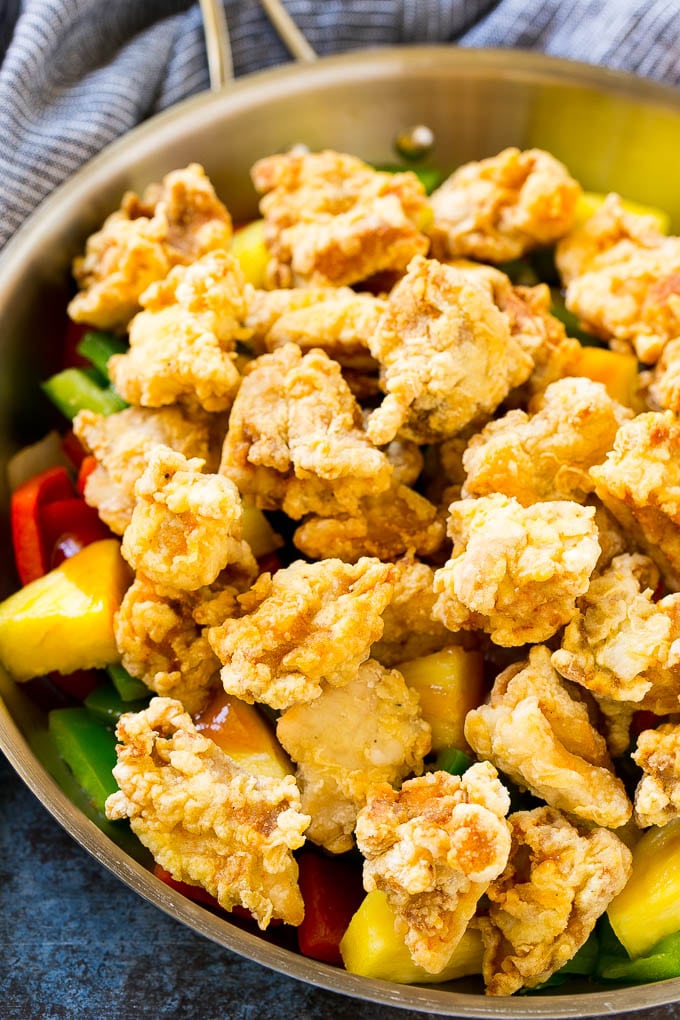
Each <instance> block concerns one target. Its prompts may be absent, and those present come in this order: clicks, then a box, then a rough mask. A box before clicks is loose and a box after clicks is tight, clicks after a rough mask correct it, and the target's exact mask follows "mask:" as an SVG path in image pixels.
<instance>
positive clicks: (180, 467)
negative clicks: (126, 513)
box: [121, 446, 255, 594]
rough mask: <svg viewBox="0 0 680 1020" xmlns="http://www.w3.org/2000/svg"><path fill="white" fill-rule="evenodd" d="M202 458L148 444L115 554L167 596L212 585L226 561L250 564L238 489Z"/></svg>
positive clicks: (250, 556) (244, 564) (249, 565)
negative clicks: (206, 467)
mask: <svg viewBox="0 0 680 1020" xmlns="http://www.w3.org/2000/svg"><path fill="white" fill-rule="evenodd" d="M203 464H204V462H203V461H202V460H200V459H199V458H198V457H195V458H192V459H191V460H187V458H186V457H185V456H184V455H183V454H181V453H177V452H176V451H174V450H171V449H170V448H169V447H167V446H154V447H153V449H152V450H151V452H150V454H149V455H148V463H147V467H146V469H145V470H144V473H143V474H142V476H141V477H140V479H139V481H138V482H137V484H136V485H135V497H136V503H135V508H134V510H133V511H132V520H131V521H130V524H129V526H128V528H127V529H126V531H125V534H124V535H123V544H122V546H121V552H122V553H123V556H124V557H125V559H126V560H127V561H128V563H129V564H130V566H131V567H132V568H133V569H134V570H138V571H139V572H140V573H141V574H143V575H144V576H145V577H147V578H149V580H151V581H152V582H153V583H154V584H155V585H156V586H157V587H158V588H161V589H163V590H164V591H166V592H168V593H170V594H173V593H175V592H177V591H195V590H196V589H197V588H202V587H203V586H204V585H209V584H212V583H213V581H215V579H216V578H217V576H218V574H219V573H220V571H222V570H224V568H225V567H226V566H227V565H234V566H236V567H240V566H242V565H243V566H245V567H246V569H248V568H249V567H251V566H252V567H253V568H254V566H255V564H254V559H253V554H252V552H251V551H250V546H249V545H248V543H247V542H245V541H243V539H242V538H241V518H242V506H241V497H240V496H239V493H238V489H237V488H236V486H235V485H234V483H233V482H230V481H229V479H228V478H224V477H223V476H222V475H206V474H203V473H202V468H203Z"/></svg>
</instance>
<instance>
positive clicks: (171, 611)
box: [115, 575, 236, 714]
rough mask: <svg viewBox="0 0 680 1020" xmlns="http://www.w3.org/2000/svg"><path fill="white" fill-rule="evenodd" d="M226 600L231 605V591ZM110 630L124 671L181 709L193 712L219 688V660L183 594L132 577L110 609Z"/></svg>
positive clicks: (232, 596) (234, 602) (189, 601)
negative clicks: (173, 594) (112, 627)
mask: <svg viewBox="0 0 680 1020" xmlns="http://www.w3.org/2000/svg"><path fill="white" fill-rule="evenodd" d="M230 601H231V605H232V606H233V608H234V609H235V607H236V599H235V595H234V594H233V593H232V594H231V600H230ZM115 633H116V645H117V647H118V651H119V652H120V654H121V659H122V663H123V666H124V667H125V669H126V670H127V671H128V673H130V674H131V676H136V677H138V678H139V679H140V680H143V681H144V683H145V684H146V685H147V687H149V688H150V689H151V690H152V691H155V692H156V693H157V694H160V695H162V696H163V697H169V698H175V699H177V700H178V701H181V702H182V704H183V705H184V708H185V709H186V711H187V712H191V713H192V714H194V713H196V712H199V711H200V710H201V709H202V708H203V707H204V706H205V704H206V702H207V700H208V698H209V695H210V692H211V691H212V690H213V689H215V687H218V686H219V682H220V678H219V670H220V662H219V660H218V658H217V656H216V655H215V654H214V652H213V650H212V648H211V647H210V644H209V642H208V639H207V637H206V636H205V634H204V633H203V629H202V627H201V626H200V625H199V624H198V623H197V622H196V620H195V618H194V615H193V606H192V602H191V600H189V599H188V598H187V597H183V596H181V595H177V596H176V597H175V598H172V597H169V596H167V595H163V594H161V593H159V592H158V591H157V590H156V589H155V588H154V586H153V584H152V583H151V582H150V581H148V580H147V579H146V578H144V577H141V576H139V575H138V576H137V577H136V579H135V581H134V582H133V584H132V585H131V587H130V588H128V590H127V592H126V594H125V596H124V598H123V601H122V603H121V605H120V609H119V610H118V612H117V613H116V618H115Z"/></svg>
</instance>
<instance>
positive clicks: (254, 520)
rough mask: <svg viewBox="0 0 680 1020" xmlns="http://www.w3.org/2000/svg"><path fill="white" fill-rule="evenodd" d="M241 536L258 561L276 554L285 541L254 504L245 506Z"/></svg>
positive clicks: (245, 504)
mask: <svg viewBox="0 0 680 1020" xmlns="http://www.w3.org/2000/svg"><path fill="white" fill-rule="evenodd" d="M241 534H242V537H243V538H244V539H245V540H246V542H247V543H248V545H249V546H250V548H251V549H252V551H253V556H254V557H255V559H256V560H260V559H262V557H263V556H268V555H269V553H273V552H276V550H277V549H280V548H281V546H282V545H283V539H282V538H281V536H280V535H277V533H276V532H275V531H274V529H273V528H272V526H271V524H270V523H269V521H268V520H267V518H266V517H265V515H264V514H263V513H262V511H261V510H259V509H258V507H256V506H255V504H254V503H244V504H243V517H242V518H241Z"/></svg>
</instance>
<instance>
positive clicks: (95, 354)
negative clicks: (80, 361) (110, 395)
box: [76, 330, 128, 382]
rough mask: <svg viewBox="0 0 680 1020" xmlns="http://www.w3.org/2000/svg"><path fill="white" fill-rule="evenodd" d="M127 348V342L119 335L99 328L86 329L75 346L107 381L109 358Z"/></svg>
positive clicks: (122, 352) (123, 351)
mask: <svg viewBox="0 0 680 1020" xmlns="http://www.w3.org/2000/svg"><path fill="white" fill-rule="evenodd" d="M127 349H128V344H127V343H126V342H125V340H123V339H122V338H121V337H119V336H115V334H113V333H104V332H101V331H99V330H88V332H87V333H85V334H84V335H83V338H82V339H81V340H80V342H79V344H78V346H77V347H76V350H77V352H78V354H81V355H82V356H83V357H84V358H87V360H88V361H90V362H91V363H92V364H93V365H94V367H95V368H96V369H97V371H98V372H99V374H100V375H101V377H102V379H103V381H104V382H109V369H108V364H109V358H110V357H111V356H112V355H113V354H124V353H125V351H126V350H127Z"/></svg>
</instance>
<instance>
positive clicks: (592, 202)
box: [575, 191, 671, 234]
mask: <svg viewBox="0 0 680 1020" xmlns="http://www.w3.org/2000/svg"><path fill="white" fill-rule="evenodd" d="M606 197H607V196H606V195H605V194H602V193H601V192H599V191H584V192H582V194H581V195H580V197H579V200H578V202H577V203H576V213H575V216H576V220H575V225H576V226H581V224H582V223H585V221H586V220H589V219H590V217H591V216H592V215H593V213H596V212H597V210H598V209H599V208H600V206H601V205H602V203H603V202H604V200H605V198H606ZM621 204H622V206H623V208H624V209H625V210H626V212H629V213H633V214H634V215H635V216H653V217H654V219H655V220H656V225H657V227H658V228H659V230H660V231H661V233H662V234H667V233H668V232H669V231H670V229H671V218H670V216H669V215H668V213H667V212H664V210H663V209H657V207H656V206H654V205H643V204H642V203H641V202H633V201H632V200H631V199H629V198H622V199H621Z"/></svg>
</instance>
